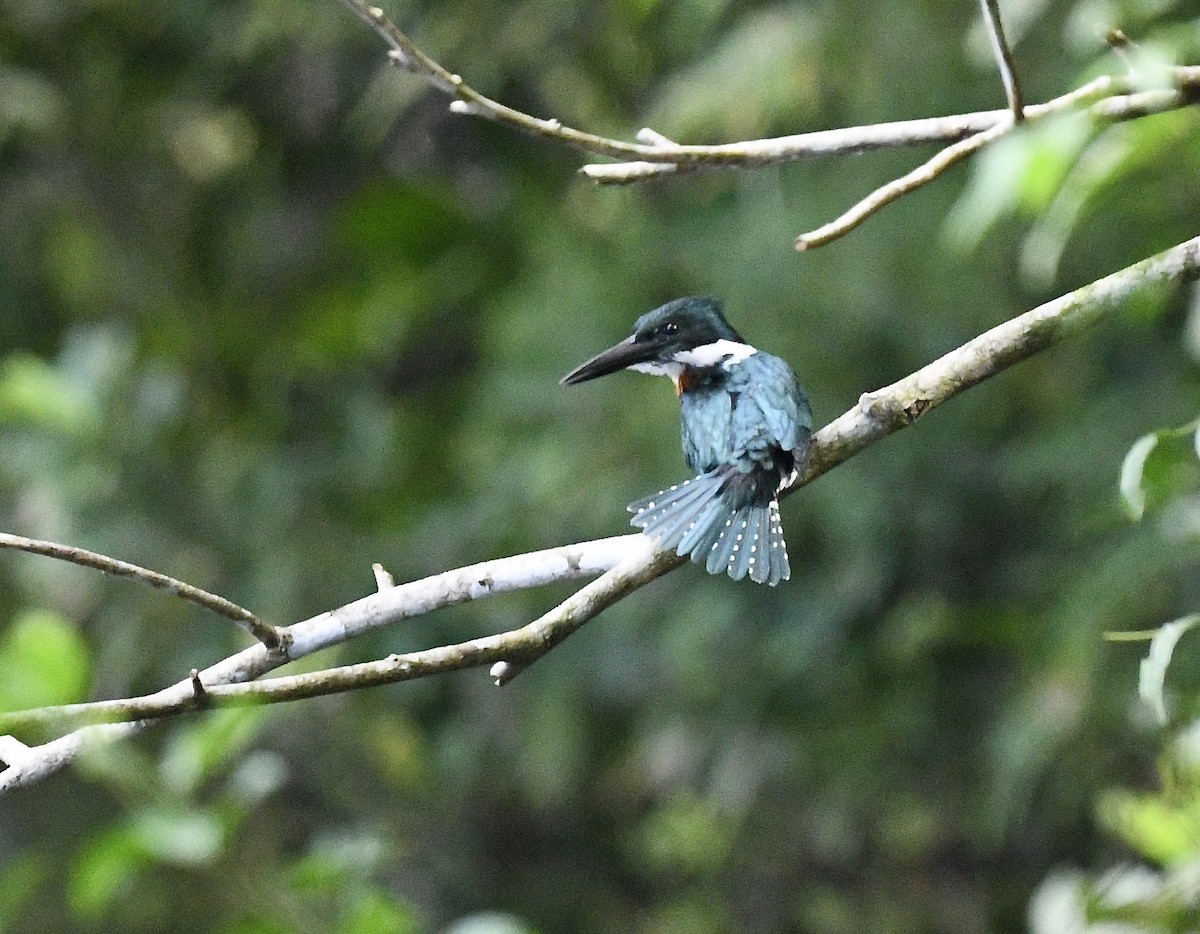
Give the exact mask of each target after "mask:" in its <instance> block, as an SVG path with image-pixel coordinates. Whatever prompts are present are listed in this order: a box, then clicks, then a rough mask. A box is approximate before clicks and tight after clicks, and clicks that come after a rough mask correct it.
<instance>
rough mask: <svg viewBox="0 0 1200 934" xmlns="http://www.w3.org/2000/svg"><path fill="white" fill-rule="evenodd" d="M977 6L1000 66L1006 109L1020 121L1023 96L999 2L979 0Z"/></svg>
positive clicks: (1022, 110) (995, 0)
mask: <svg viewBox="0 0 1200 934" xmlns="http://www.w3.org/2000/svg"><path fill="white" fill-rule="evenodd" d="M979 6H980V7H981V8H982V10H983V24H984V26H985V27H986V28H987V34H988V39H989V40H990V41H991V43H992V52H993V54H994V55H995V56H996V64H997V65H998V66H999V68H1000V80H1001V81H1003V82H1004V94H1005V96H1006V97H1007V98H1008V109H1009V110H1010V111H1012V116H1013V121H1014V122H1015V123H1020V122H1021V121H1022V120H1024V119H1025V98H1024V96H1023V95H1022V94H1021V83H1020V82H1019V81H1018V80H1017V66H1016V63H1015V62H1014V61H1013V54H1012V49H1010V48H1009V47H1008V40H1007V39H1006V38H1005V37H1004V27H1003V26H1002V25H1001V23H1000V4H999V2H998V0H979Z"/></svg>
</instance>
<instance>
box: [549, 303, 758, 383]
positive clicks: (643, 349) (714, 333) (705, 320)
mask: <svg viewBox="0 0 1200 934" xmlns="http://www.w3.org/2000/svg"><path fill="white" fill-rule="evenodd" d="M721 341H725V342H727V344H732V345H736V346H745V345H744V343H743V341H742V338H741V335H739V334H738V332H737V331H735V330H734V329H733V328H732V327H730V325H729V322H728V321H726V320H725V315H724V314H723V313H722V305H721V302H720V300H719V299H715V298H708V297H696V296H693V297H689V298H677V299H675V301H673V302H667V303H666V304H665V305H661V306H660V307H658V308H655V309H654V310H653V311H651V312H648V313H647V314H644V315H642V316H641V317H640V318H638V319H637V321H636V323H635V324H634V326H633V333H632V334H630V335H629V337H627V338H625V340H623V341H621V343H619V344H617V345H615V346H613V347H610V348H609V349H608V350H605V351H604V352H602V353H598V354H596V356H594V357H592V359H590V360H588V361H587V362H586V363H583V364H580V365H579V366H577V367H576V368H575V369H573V370H572V371H571V372H570V373H568V374H567V375H566V376H564V377H563V378H562V383H563V385H565V386H573V385H574V384H575V383H582V382H586V381H587V380H589V379H595V378H596V377H597V376H606V375H608V374H609V373H615V372H617V370H629V369H632V370H639V371H641V372H646V373H654V374H662V375H664V376H674V375H676V374H677V373H678V372H679V371H680V370H681V369H682V368H683V367H685V366H688V365H691V366H706V365H707V366H711V365H713V364H716V363H719V362H720V361H721V359H723V357H724V356H726V355H728V354H727V353H722V352H723V351H724V348H725V347H726V346H727V345H722V344H720V343H719V342H721ZM711 347H716V348H718V353H717V355H715V356H714V358H713V359H709V356H710V355H707V354H705V352H704V348H711ZM746 350H748V351H749V352H750V353H753V352H754V351H753V348H751V347H747V348H746ZM697 351H699V352H697Z"/></svg>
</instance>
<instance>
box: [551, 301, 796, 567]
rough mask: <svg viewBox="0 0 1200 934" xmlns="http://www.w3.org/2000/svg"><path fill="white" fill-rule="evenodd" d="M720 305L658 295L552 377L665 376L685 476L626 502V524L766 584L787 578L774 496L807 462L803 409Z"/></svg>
mask: <svg viewBox="0 0 1200 934" xmlns="http://www.w3.org/2000/svg"><path fill="white" fill-rule="evenodd" d="M722 307H723V306H722V304H721V302H720V301H718V300H717V299H715V298H706V297H693V298H678V299H676V300H675V301H673V302H667V304H665V305H663V306H661V307H660V308H656V309H654V311H651V312H650V313H649V314H646V315H643V316H642V317H641V318H639V319H638V320H637V323H636V324H634V326H633V334H631V335H630V336H629V337H627V338H626V339H625V340H623V341H621V343H619V344H617V345H616V346H615V347H611V348H609V349H608V350H606V351H604V352H603V353H601V354H597V355H596V356H595V357H592V359H590V360H588V361H587V362H586V363H584V364H583V365H581V366H579V367H577V368H576V369H574V370H572V371H571V372H570V373H568V374H567V375H566V376H564V377H563V379H562V382H563V384H564V385H574V384H575V383H582V382H584V381H586V380H589V379H595V378H596V377H597V376H605V375H606V374H609V373H615V372H616V371H617V370H636V371H638V372H640V373H652V374H654V375H659V376H669V377H671V379H672V380H673V381H674V383H675V391H676V392H677V393H678V395H679V402H680V416H681V420H682V427H683V454H684V457H685V458H686V459H687V463H688V466H689V467H690V468H691V469H692V470H693V471H695V472H696V474H697V476H696V477H694V478H693V479H691V480H685V481H683V482H682V483H678V484H676V485H675V486H672V487H669V488H668V489H665V490H662V491H661V492H659V493H655V494H654V495H653V496H647V497H645V498H644V499H640V500H638V501H637V502H634V503H631V504H630V505H629V511H630V512H632V513H634V517H633V519H632V520H631V524H632V525H635V526H637V527H638V528H640V529H643V530H644V531H645V533H646V534H647V535H649V536H650V537H651V538H653V539H655V541H657V542H658V543H659V544H660V545H661V546H662V547H663V548H673V549H675V551H676V553H677V554H679V555H691V558H692V560H693V561H695V562H696V563H697V564H703V565H704V566H705V568H706V569H707V570H708V573H710V574H720V573H722V572H728V574H729V576H730V577H732V578H733V579H734V580H741V579H742V578H743V577H745V576H746V575H747V574H748V575H749V576H750V579H751V580H753V581H756V582H758V583H760V584H761V583H767V584H770V585H771V586H774V585H775V584H778V583H779V582H780V581H781V580H787V579H788V577H789V576H791V568H790V566H789V564H788V556H787V546H786V545H785V544H784V541H783V528H782V525H781V523H780V520H779V503H778V501H777V499H776V496H777V495H778V493H779V488H780V486H781V485H782V484H783V483H784V481H785V480H786V479H788V478H789V477H790V476H791V474H792V472H793V471H794V470H799V469H800V468H802V467H803V466H804V463H805V461H806V459H807V457H808V447H809V441H810V439H811V437H812V412H811V410H810V409H809V406H808V396H807V395H805V392H804V390H803V389H802V388H801V387H800V384H799V382H797V380H796V374H795V373H793V372H792V369H791V367H789V366H788V365H787V364H786V363H785V362H784V361H782V360H780V359H779V358H778V357H773V356H771V355H770V354H768V353H764V352H763V351H761V350H757V349H756V348H754V347H752V346H750V345H749V344H747V343H746V342H745V341H744V340H742V337H741V335H740V334H738V332H737V331H735V330H734V329H733V328H732V327H730V325H729V322H727V321H726V320H725V316H724V314H723V313H722Z"/></svg>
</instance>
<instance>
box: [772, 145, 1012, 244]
mask: <svg viewBox="0 0 1200 934" xmlns="http://www.w3.org/2000/svg"><path fill="white" fill-rule="evenodd" d="M1011 128H1012V124H1011V123H998V124H996V126H994V127H992V128H991V129H990V130H985V131H984V132H982V133H976V134H975V135H974V136H972V137H969V138H967V139H964V140H962V141H961V142H958V143H955V144H954V145H953V146H947V147H946V148H945V149H943V150H941V151H940V152H939V153H938V154H937V155H936V156H934V157H933V158H932V159H930V160H929V161H928V162H925V163H923V164H922V165H919V166H918V167H917V168H915V169H913V170H912V171H911V172H909V173H908V174H907V175H902V176H901V177H900V178H897V179H893V180H892V181H890V182H888V183H887V184H886V185H883V186H882V187H880V188H876V189H875V190H874V191H873V192H871V194H869V195H867V197H865V198H863V200H862V201H860V202H858V204H856V205H854V207H852V208H851V209H850V210H849V211H847V212H846V213H845V214H843V215H842V216H841V217H838V218H836V219H835V220H832V221H830V222H829V223H828V224H823V225H822V226H820V227H818V228H817V229H816V230H812V231H809V232H808V233H806V234H801V235H800V236H799V237H797V238H796V249H797V250H799V251H801V252H803V251H805V250H811V249H812V248H813V247H818V246H824V245H825V244H826V243H829V242H830V241H832V240H836V239H837V238H838V237H842V236H845V235H846V234H848V233H849V232H850V231H851V230H853V229H854V228H855V227H857V226H858V225H859V224H861V223H862V222H863V221H865V220H866V219H867V218H868V217H870V216H871V215H872V214H875V213H877V212H878V211H880V210H882V209H883V208H885V207H887V206H888V205H889V204H891V203H892V202H893V201H895V200H896V199H897V198H900V197H902V196H903V195H906V194H908V193H909V192H910V191H915V190H916V189H918V188H920V187H921V186H922V185H927V184H928V183H929V182H931V181H933V180H934V179H935V178H937V177H938V176H939V175H941V174H942V173H943V172H945V171H946V170H947V169H948V168H950V166H952V165H954V164H955V163H957V162H961V161H962V160H963V159H965V158H966V157H967V156H969V155H971V154H972V153H974V152H977V151H978V150H980V149H982V148H983V147H984V146H986V145H987V144H988V143H990V142H992V141H993V140H995V139H998V138H999V137H1001V136H1003V135H1004V134H1005V133H1007V132H1008V131H1009V130H1010V129H1011Z"/></svg>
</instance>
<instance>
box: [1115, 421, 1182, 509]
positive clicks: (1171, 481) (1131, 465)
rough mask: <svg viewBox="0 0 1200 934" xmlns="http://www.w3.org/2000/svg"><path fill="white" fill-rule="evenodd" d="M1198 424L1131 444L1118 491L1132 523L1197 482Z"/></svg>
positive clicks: (1162, 431) (1143, 438)
mask: <svg viewBox="0 0 1200 934" xmlns="http://www.w3.org/2000/svg"><path fill="white" fill-rule="evenodd" d="M1198 424H1200V423H1197V422H1191V423H1189V424H1187V425H1184V426H1182V427H1180V428H1164V429H1161V430H1159V431H1155V432H1151V433H1150V434H1148V435H1143V436H1142V437H1141V438H1138V440H1137V441H1135V442H1134V444H1133V446H1132V447H1131V448H1130V449H1129V453H1128V454H1126V455H1125V460H1124V462H1123V463H1122V464H1121V479H1120V490H1121V498H1122V500H1123V501H1124V503H1125V508H1126V510H1127V511H1128V513H1129V515H1130V518H1132V519H1133V520H1134V521H1135V522H1136V521H1138V520H1139V519H1141V518H1142V516H1143V515H1145V512H1146V508H1147V506H1148V505H1151V504H1161V503H1164V502H1166V501H1168V500H1169V499H1171V498H1173V497H1175V496H1177V495H1179V494H1180V493H1183V492H1186V491H1191V490H1194V489H1195V488H1196V486H1197V483H1198V482H1200V460H1198V455H1197V446H1198V445H1197V441H1196V439H1195V433H1196V430H1197V425H1198Z"/></svg>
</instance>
